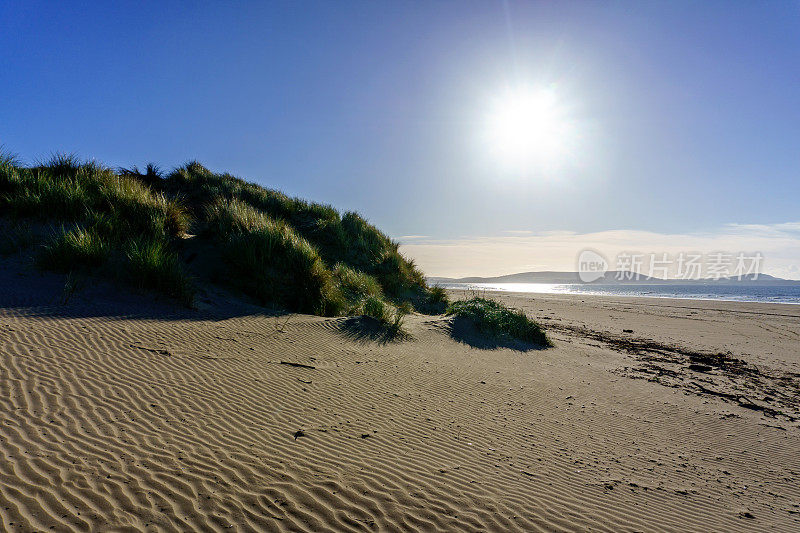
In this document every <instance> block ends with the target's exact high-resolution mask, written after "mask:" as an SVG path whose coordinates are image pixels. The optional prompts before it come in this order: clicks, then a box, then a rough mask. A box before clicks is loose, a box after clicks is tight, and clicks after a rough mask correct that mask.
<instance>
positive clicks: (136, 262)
mask: <svg viewBox="0 0 800 533" xmlns="http://www.w3.org/2000/svg"><path fill="white" fill-rule="evenodd" d="M125 260H126V262H125V266H126V268H125V269H124V271H125V273H126V280H127V282H128V283H131V284H133V285H135V286H137V287H139V288H141V289H152V290H155V291H157V292H160V293H162V294H166V295H167V296H171V297H173V298H177V299H178V300H180V301H181V302H183V303H184V304H185V305H187V306H191V305H192V302H193V301H194V293H195V290H194V285H193V284H192V281H191V279H189V276H187V274H186V272H184V269H183V267H182V266H181V263H180V260H179V259H178V254H176V253H175V252H174V251H172V250H170V249H169V248H167V246H166V244H165V243H164V242H163V241H157V240H147V239H134V240H131V241H129V242H128V244H127V250H126V253H125Z"/></svg>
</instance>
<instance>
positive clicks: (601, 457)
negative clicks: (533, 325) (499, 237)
mask: <svg viewBox="0 0 800 533" xmlns="http://www.w3.org/2000/svg"><path fill="white" fill-rule="evenodd" d="M2 276H3V283H2V289H0V304H1V305H0V345H2V351H3V357H2V359H1V360H0V388H1V389H0V402H1V404H0V406H1V407H0V412H1V414H2V420H1V421H0V453H1V454H2V462H0V523H2V526H0V528H2V529H3V530H6V531H48V530H54V531H67V530H80V531H189V530H197V531H231V530H233V531H410V530H417V531H587V530H591V531H763V530H767V529H769V530H774V531H797V529H798V528H800V433H798V420H797V417H798V416H800V410H799V409H798V405H797V401H798V400H797V398H798V384H799V383H800V307H798V306H789V305H768V304H746V303H731V302H703V301H687V300H667V299H659V300H655V299H642V298H637V299H633V298H604V297H598V296H586V297H582V296H574V295H563V296H562V295H547V296H543V295H531V294H525V295H522V294H509V293H502V294H499V293H493V294H491V296H492V297H496V298H499V299H501V300H503V301H505V302H506V303H508V304H510V305H512V306H514V307H519V308H522V309H524V310H525V311H526V312H527V313H528V314H529V315H530V316H531V317H533V318H535V319H536V320H538V321H539V322H540V323H542V324H543V325H544V326H545V328H546V330H547V332H548V335H549V336H550V338H551V339H552V340H553V342H554V344H555V347H554V348H550V349H542V350H537V349H531V350H523V351H520V350H517V349H512V348H508V347H503V346H499V347H487V346H481V345H480V343H479V342H477V341H476V339H477V337H475V336H470V335H468V334H467V335H457V336H456V337H455V338H453V336H452V334H451V328H452V322H451V320H450V319H449V318H447V317H444V316H424V315H419V314H414V315H411V316H409V317H407V318H406V329H407V331H408V334H409V338H406V339H403V340H395V341H391V342H385V341H384V340H382V339H380V338H377V337H375V336H372V335H370V334H369V328H364V327H356V326H359V324H358V323H357V321H358V320H360V319H358V318H322V317H314V316H309V315H298V314H289V315H270V314H265V313H264V310H263V308H258V307H255V306H250V305H249V304H245V303H241V302H239V303H235V302H234V303H232V302H231V300H230V299H229V298H227V296H226V295H225V294H224V293H222V292H220V293H214V292H208V293H205V294H204V295H203V296H202V297H201V298H200V299H199V301H198V307H199V309H196V310H189V309H183V308H180V307H178V306H177V305H176V304H175V303H174V302H170V301H167V300H163V301H153V298H152V296H150V295H129V294H127V293H125V292H120V291H119V290H115V289H113V287H111V286H107V285H104V284H103V283H93V282H88V283H87V284H86V286H83V287H81V288H80V289H79V290H77V291H75V292H74V294H73V293H71V292H66V291H64V290H63V287H64V278H63V276H57V275H52V274H44V275H43V274H39V273H36V272H31V271H27V270H25V269H15V268H14V267H13V265H12V266H8V265H6V266H4V268H3V272H2ZM487 295H488V294H487ZM458 296H459V294H458V293H457V292H453V293H451V298H452V297H458ZM354 321H356V322H354ZM626 330H627V331H626Z"/></svg>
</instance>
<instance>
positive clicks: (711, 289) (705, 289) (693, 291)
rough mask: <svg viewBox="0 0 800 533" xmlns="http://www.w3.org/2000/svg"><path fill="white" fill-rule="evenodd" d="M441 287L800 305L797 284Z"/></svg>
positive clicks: (541, 284) (449, 284) (578, 284)
mask: <svg viewBox="0 0 800 533" xmlns="http://www.w3.org/2000/svg"><path fill="white" fill-rule="evenodd" d="M441 285H442V286H443V287H445V288H448V289H464V290H477V291H482V290H488V291H509V292H530V293H539V294H586V295H603V296H633V297H646V298H682V299H689V300H722V301H731V302H761V303H782V304H800V282H798V284H797V285H755V284H753V285H709V284H692V285H689V284H687V285H681V284H660V285H656V284H654V285H644V284H641V285H595V284H581V283H569V284H554V283H441Z"/></svg>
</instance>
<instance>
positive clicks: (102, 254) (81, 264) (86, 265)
mask: <svg viewBox="0 0 800 533" xmlns="http://www.w3.org/2000/svg"><path fill="white" fill-rule="evenodd" d="M108 255H109V247H108V245H107V243H106V242H104V241H103V239H102V237H100V235H98V234H97V233H96V232H95V231H94V230H93V229H91V228H90V229H85V228H82V227H80V226H78V227H75V228H73V229H71V230H63V229H62V230H61V232H60V233H58V234H55V235H54V236H53V237H52V238H51V239H50V241H49V242H47V243H46V244H44V245H43V246H42V248H41V250H40V251H39V254H38V255H37V256H36V258H35V260H36V265H37V266H38V267H39V268H41V269H44V270H55V271H58V272H70V271H72V270H88V269H92V268H96V267H99V266H100V265H102V264H103V263H104V262H105V261H106V259H108Z"/></svg>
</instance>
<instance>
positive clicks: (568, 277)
mask: <svg viewBox="0 0 800 533" xmlns="http://www.w3.org/2000/svg"><path fill="white" fill-rule="evenodd" d="M630 275H631V273H630V272H625V271H619V270H609V271H608V272H606V273H605V275H603V276H602V277H601V278H599V279H597V280H596V281H592V282H588V283H590V284H598V285H600V284H619V285H624V284H632V285H635V284H660V283H663V284H676V283H683V284H694V283H767V284H768V283H774V284H798V283H800V281H795V280H788V279H782V278H778V277H775V276H770V275H769V274H758V275H757V276H755V275H753V274H748V275H744V276H742V279H738V278H736V277H723V278H720V279H718V280H714V279H711V278H707V279H695V280H693V279H688V280H687V279H673V278H666V279H665V278H657V277H652V276H646V275H639V276H638V277H636V276H634V277H633V278H632V279H629V276H630ZM754 278H755V279H754ZM427 279H428V282H429V283H431V284H436V283H556V284H572V283H585V282H583V281H581V279H580V277H579V276H578V273H577V272H566V271H548V270H545V271H537V272H518V273H515V274H506V275H503V276H491V277H479V276H470V277H463V278H447V277H435V276H430V277H428V278H427Z"/></svg>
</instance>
